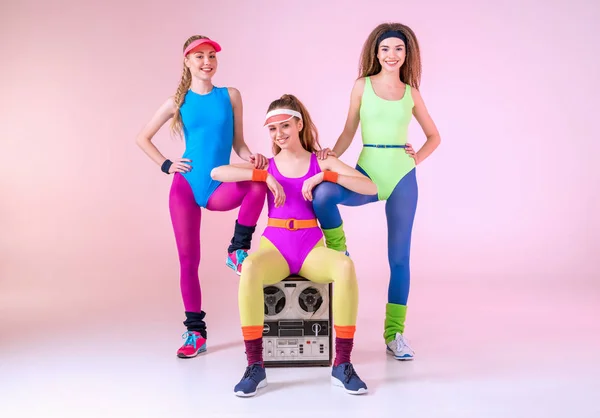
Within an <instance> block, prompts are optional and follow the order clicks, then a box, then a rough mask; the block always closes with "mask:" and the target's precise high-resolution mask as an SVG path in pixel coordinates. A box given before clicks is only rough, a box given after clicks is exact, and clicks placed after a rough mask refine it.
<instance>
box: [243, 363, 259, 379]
mask: <svg viewBox="0 0 600 418" xmlns="http://www.w3.org/2000/svg"><path fill="white" fill-rule="evenodd" d="M259 367H260V365H259V364H253V365H251V366H248V367H246V371H245V372H244V376H243V377H242V380H244V379H252V380H254V381H255V382H256V379H254V376H255V375H256V374H257V373H258V368H259Z"/></svg>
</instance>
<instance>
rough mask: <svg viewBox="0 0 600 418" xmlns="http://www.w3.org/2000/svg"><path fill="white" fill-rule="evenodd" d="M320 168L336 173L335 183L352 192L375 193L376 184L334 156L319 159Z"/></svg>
mask: <svg viewBox="0 0 600 418" xmlns="http://www.w3.org/2000/svg"><path fill="white" fill-rule="evenodd" d="M319 166H320V167H321V169H322V170H330V171H334V172H336V173H338V180H337V183H338V184H339V185H340V186H343V187H345V188H346V189H348V190H352V191H353V192H356V193H360V194H364V195H374V194H377V185H376V184H375V183H373V182H372V181H371V179H370V178H368V177H367V176H365V175H364V174H362V173H361V172H360V171H358V170H355V169H354V168H352V167H350V166H348V165H346V164H344V163H343V162H341V161H340V160H339V159H337V158H336V157H332V156H330V157H329V158H327V159H326V160H321V161H319Z"/></svg>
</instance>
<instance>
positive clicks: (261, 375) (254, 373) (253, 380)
mask: <svg viewBox="0 0 600 418" xmlns="http://www.w3.org/2000/svg"><path fill="white" fill-rule="evenodd" d="M265 386H267V373H266V372H265V368H264V367H263V366H261V365H260V364H258V363H254V364H253V365H251V366H248V367H246V372H245V373H244V376H243V377H242V380H240V383H238V384H237V385H235V388H234V389H233V391H234V393H235V395H236V396H240V397H242V398H248V397H250V396H254V395H256V392H257V391H258V389H260V388H264V387H265Z"/></svg>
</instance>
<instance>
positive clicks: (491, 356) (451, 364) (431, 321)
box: [0, 284, 600, 418]
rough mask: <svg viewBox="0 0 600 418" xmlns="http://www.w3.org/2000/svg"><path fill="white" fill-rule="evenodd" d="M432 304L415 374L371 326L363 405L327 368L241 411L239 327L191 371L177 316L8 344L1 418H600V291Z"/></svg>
mask: <svg viewBox="0 0 600 418" xmlns="http://www.w3.org/2000/svg"><path fill="white" fill-rule="evenodd" d="M435 294H436V295H438V296H437V299H436V300H432V299H431V297H430V296H431V295H429V296H428V299H427V300H428V301H429V302H428V303H427V304H425V303H421V302H419V299H418V297H416V299H417V300H416V301H413V302H414V303H413V305H415V306H414V308H413V309H412V310H411V311H410V314H411V315H412V316H411V317H410V318H411V319H410V322H409V324H410V332H407V336H408V338H409V339H410V341H411V343H412V345H413V347H414V348H415V350H416V352H417V358H416V359H415V360H414V361H413V362H398V361H395V360H394V359H393V358H391V357H389V356H386V354H385V350H384V346H383V344H382V341H381V326H382V320H381V318H380V317H379V316H376V315H375V314H374V313H373V314H371V315H369V313H368V312H367V313H361V316H360V320H359V323H358V331H357V337H356V344H355V350H354V353H353V362H354V364H355V367H356V369H357V371H358V373H359V374H360V376H361V377H362V378H363V380H365V381H366V382H367V384H368V386H369V394H367V395H363V396H351V395H348V394H346V393H344V392H343V391H342V390H341V389H340V388H337V387H332V386H331V385H330V381H329V375H330V369H328V368H288V369H272V368H270V369H268V371H267V375H268V381H269V385H268V387H267V388H265V389H263V390H262V391H260V392H259V395H258V396H256V397H254V398H250V399H240V398H237V397H235V396H234V395H233V386H234V385H235V383H237V381H238V380H239V379H240V377H241V376H242V373H243V371H244V367H245V358H244V349H243V344H242V341H241V335H240V334H241V333H240V330H239V324H238V323H237V318H236V317H235V316H232V317H230V318H226V319H221V320H220V321H217V320H216V319H214V320H213V321H212V322H209V326H210V328H209V329H210V331H209V332H210V334H209V338H210V345H209V352H208V353H206V354H204V355H201V356H200V357H198V358H195V359H190V360H181V359H177V358H176V357H175V351H176V349H177V348H178V346H179V345H180V342H181V341H180V339H179V334H180V332H183V329H182V326H181V323H180V319H181V318H179V317H178V316H177V315H179V314H178V313H177V312H169V313H168V314H167V313H165V312H156V315H152V316H150V317H149V318H146V320H145V323H143V325H140V324H139V323H137V324H136V322H139V321H136V317H135V315H134V313H132V312H129V313H128V314H127V315H124V317H123V318H121V319H119V321H114V320H112V319H110V318H109V320H106V321H93V322H92V324H93V325H90V326H87V327H83V326H81V327H79V328H77V329H73V328H71V329H65V330H63V331H61V332H58V331H57V332H49V333H47V332H45V329H44V328H45V327H36V326H31V327H30V328H28V329H22V330H20V331H19V332H18V333H9V334H10V337H11V338H4V337H3V338H2V340H1V344H0V417H3V418H13V417H14V418H16V417H71V416H80V417H238V416H239V417H242V416H243V417H254V416H256V417H258V416H260V417H286V418H288V417H325V416H335V417H337V416H342V417H348V416H352V417H354V416H357V417H400V416H402V417H478V418H483V417H486V418H487V417H503V418H504V417H528V418H531V417H599V416H600V403H599V402H598V396H599V394H600V360H599V356H600V326H599V325H598V321H600V319H599V318H600V316H599V315H598V313H599V312H600V309H599V307H598V293H597V290H596V289H591V290H590V289H579V290H578V291H574V290H573V289H569V290H568V291H567V290H566V289H559V288H558V289H557V288H554V289H548V288H545V289H544V290H542V288H541V287H538V286H530V287H529V288H527V289H526V288H523V287H518V286H501V285H500V286H496V287H495V288H490V287H487V286H482V285H480V286H478V287H476V286H473V285H467V284H464V285H463V287H462V288H461V287H460V286H458V285H456V284H453V285H448V286H446V287H442V285H440V287H439V288H438V289H437V292H436V293H435ZM461 295H462V296H461ZM138 319H139V318H138ZM40 321H43V318H40ZM13 331H14V330H13ZM5 337H6V335H5Z"/></svg>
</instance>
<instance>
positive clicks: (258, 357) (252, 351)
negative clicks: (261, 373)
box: [244, 337, 264, 366]
mask: <svg viewBox="0 0 600 418" xmlns="http://www.w3.org/2000/svg"><path fill="white" fill-rule="evenodd" d="M244 344H245V345H246V357H247V358H248V366H251V365H253V364H254V363H260V365H261V366H264V364H263V339H262V337H261V338H258V339H256V340H244Z"/></svg>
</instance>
